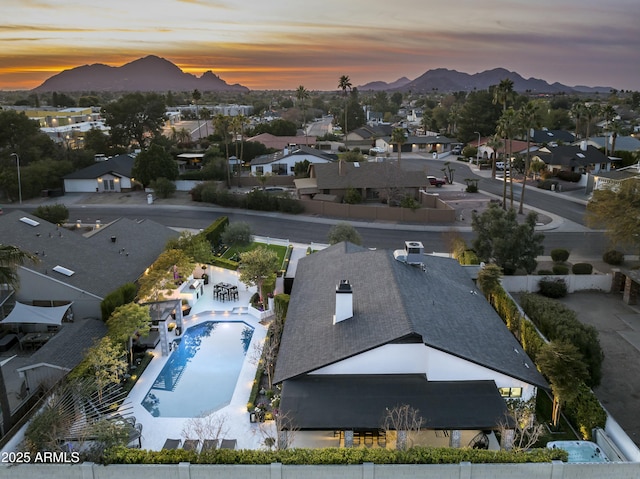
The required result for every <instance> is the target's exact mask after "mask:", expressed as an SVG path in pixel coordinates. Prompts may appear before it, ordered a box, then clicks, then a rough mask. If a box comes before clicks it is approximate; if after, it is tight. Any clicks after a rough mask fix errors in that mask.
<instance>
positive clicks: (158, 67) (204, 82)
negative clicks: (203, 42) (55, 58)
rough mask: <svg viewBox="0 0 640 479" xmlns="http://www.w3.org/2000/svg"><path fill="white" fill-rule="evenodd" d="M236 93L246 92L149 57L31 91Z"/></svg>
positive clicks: (61, 77) (89, 68)
mask: <svg viewBox="0 0 640 479" xmlns="http://www.w3.org/2000/svg"><path fill="white" fill-rule="evenodd" d="M196 88H197V89H198V90H200V91H201V92H205V91H236V92H248V91H249V89H248V88H247V87H244V86H242V85H239V84H234V85H229V84H227V83H226V82H225V81H224V80H222V79H221V78H220V77H219V76H217V75H215V74H214V73H213V72H211V71H207V72H205V73H204V74H203V75H202V76H201V77H199V78H198V77H196V76H195V75H192V74H190V73H185V72H183V71H182V70H181V69H180V68H178V67H177V66H176V65H174V64H173V63H171V62H170V61H169V60H165V59H164V58H160V57H157V56H155V55H149V56H146V57H144V58H139V59H137V60H134V61H132V62H130V63H127V64H125V65H122V66H120V67H111V66H108V65H104V64H101V63H96V64H94V65H84V66H80V67H76V68H72V69H71V70H65V71H63V72H61V73H58V74H57V75H54V76H52V77H51V78H49V79H47V80H45V82H44V83H42V85H40V86H38V87H36V88H34V91H37V92H47V91H58V92H64V91H66V92H70V91H143V92H152V91H156V92H163V91H169V90H172V91H191V90H195V89H196Z"/></svg>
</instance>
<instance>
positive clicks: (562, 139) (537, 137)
mask: <svg viewBox="0 0 640 479" xmlns="http://www.w3.org/2000/svg"><path fill="white" fill-rule="evenodd" d="M530 136H531V142H532V143H536V144H537V145H551V146H556V145H562V144H564V145H570V144H571V143H573V142H574V141H576V137H575V135H574V134H573V133H571V132H570V131H566V130H548V129H546V128H543V129H541V130H535V129H533V128H532V129H531V131H530Z"/></svg>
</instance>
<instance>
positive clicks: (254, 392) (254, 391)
mask: <svg viewBox="0 0 640 479" xmlns="http://www.w3.org/2000/svg"><path fill="white" fill-rule="evenodd" d="M263 374H264V369H263V368H262V366H258V368H257V369H256V376H255V378H253V384H252V386H251V392H250V393H249V402H247V411H249V412H252V411H253V408H254V407H255V405H256V398H257V397H258V391H260V379H261V378H262V375H263Z"/></svg>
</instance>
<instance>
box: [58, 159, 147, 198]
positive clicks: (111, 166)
mask: <svg viewBox="0 0 640 479" xmlns="http://www.w3.org/2000/svg"><path fill="white" fill-rule="evenodd" d="M134 162H135V155H132V154H122V155H118V156H114V157H112V158H108V159H106V160H104V161H97V162H96V163H94V164H93V165H91V166H87V167H86V168H82V169H81V170H78V171H74V172H73V173H69V174H68V175H65V176H64V177H63V180H64V191H65V192H66V193H113V192H115V193H121V192H126V191H131V190H132V189H133V188H134V185H135V180H134V179H133V178H132V176H131V170H132V169H133V164H134Z"/></svg>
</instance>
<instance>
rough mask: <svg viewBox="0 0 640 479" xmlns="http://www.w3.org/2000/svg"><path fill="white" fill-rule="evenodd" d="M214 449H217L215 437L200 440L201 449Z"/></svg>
mask: <svg viewBox="0 0 640 479" xmlns="http://www.w3.org/2000/svg"><path fill="white" fill-rule="evenodd" d="M214 449H218V440H217V439H205V440H204V441H202V451H203V452H204V451H213V450H214Z"/></svg>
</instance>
